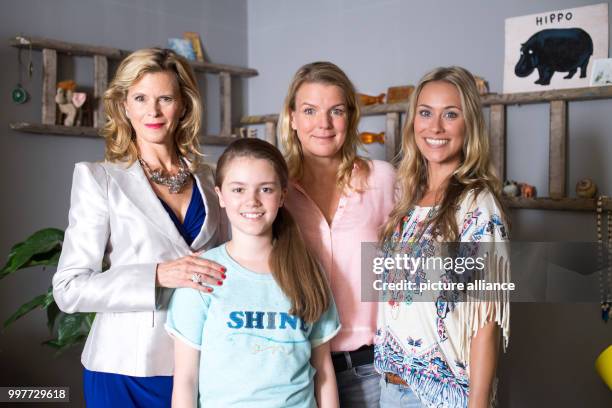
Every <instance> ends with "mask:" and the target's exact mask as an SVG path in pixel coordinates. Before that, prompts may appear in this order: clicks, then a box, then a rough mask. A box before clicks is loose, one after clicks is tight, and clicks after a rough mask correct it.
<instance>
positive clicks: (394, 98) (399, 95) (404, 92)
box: [387, 85, 414, 103]
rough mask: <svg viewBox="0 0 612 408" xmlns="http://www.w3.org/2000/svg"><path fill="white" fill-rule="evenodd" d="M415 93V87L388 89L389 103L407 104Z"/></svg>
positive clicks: (393, 87)
mask: <svg viewBox="0 0 612 408" xmlns="http://www.w3.org/2000/svg"><path fill="white" fill-rule="evenodd" d="M413 91H414V86H412V85H406V86H392V87H390V88H389V89H387V103H398V102H406V101H408V100H409V99H410V95H412V92H413Z"/></svg>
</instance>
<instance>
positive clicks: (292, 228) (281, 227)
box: [215, 139, 331, 323]
mask: <svg viewBox="0 0 612 408" xmlns="http://www.w3.org/2000/svg"><path fill="white" fill-rule="evenodd" d="M240 157H250V158H254V159H262V160H266V161H267V162H268V163H270V164H271V165H272V167H273V168H274V172H275V173H276V175H277V177H278V179H279V181H280V184H281V188H282V189H283V190H286V189H287V188H288V185H289V171H288V168H287V163H286V162H285V159H284V158H283V155H282V154H281V152H280V151H279V150H278V149H277V148H276V147H274V146H273V145H271V144H270V143H268V142H265V141H263V140H260V139H238V140H236V141H234V142H232V143H231V144H230V145H229V146H228V147H227V149H225V151H224V152H223V154H222V155H221V157H219V161H218V162H217V171H216V174H215V186H217V187H218V188H219V189H220V188H221V185H222V184H223V179H224V177H225V173H226V171H227V168H228V166H229V165H230V164H231V162H232V161H233V160H234V159H236V158H240ZM272 237H273V239H274V240H275V242H274V247H273V249H272V253H271V254H270V260H269V263H270V269H271V270H272V276H274V279H275V280H276V283H277V284H278V286H280V288H281V290H282V291H283V293H284V294H285V295H286V296H287V297H288V298H289V300H290V301H291V310H289V313H291V314H292V315H295V316H299V317H300V318H302V320H304V321H305V322H309V323H312V322H315V321H317V320H318V319H319V317H321V315H322V314H323V313H324V312H325V311H326V310H327V308H328V307H329V305H330V303H331V294H330V289H329V286H328V283H327V278H326V276H325V273H324V272H323V270H322V269H321V267H320V266H319V264H318V263H317V262H316V261H315V258H314V257H313V256H312V255H311V254H310V252H309V251H308V249H307V248H306V244H305V242H304V239H303V238H302V234H301V233H300V230H299V229H298V226H297V224H296V223H295V221H294V220H293V217H292V216H291V214H290V213H289V211H287V210H286V209H285V208H284V207H281V208H279V210H278V214H277V215H276V219H275V220H274V223H273V224H272Z"/></svg>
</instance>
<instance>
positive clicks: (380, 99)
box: [357, 93, 385, 106]
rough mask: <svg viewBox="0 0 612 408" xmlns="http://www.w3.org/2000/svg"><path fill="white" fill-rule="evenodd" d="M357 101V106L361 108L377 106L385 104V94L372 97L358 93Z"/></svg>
mask: <svg viewBox="0 0 612 408" xmlns="http://www.w3.org/2000/svg"><path fill="white" fill-rule="evenodd" d="M357 100H358V101H359V105H361V106H368V105H377V104H380V103H385V94H384V93H381V94H380V95H378V96H372V95H366V94H362V93H358V94H357Z"/></svg>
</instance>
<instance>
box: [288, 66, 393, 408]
mask: <svg viewBox="0 0 612 408" xmlns="http://www.w3.org/2000/svg"><path fill="white" fill-rule="evenodd" d="M358 123H359V107H358V105H357V101H356V96H355V88H354V86H353V84H352V83H351V81H350V80H349V79H348V77H347V76H346V74H345V73H344V72H343V71H342V70H341V69H340V68H338V67H337V66H336V65H334V64H332V63H330V62H314V63H311V64H307V65H304V66H303V67H301V68H300V69H299V70H298V71H297V73H296V74H295V76H294V78H293V81H292V82H291V85H290V87H289V91H288V93H287V97H286V99H285V103H284V107H283V111H282V112H281V117H280V124H279V126H280V132H281V137H282V140H283V144H284V147H285V151H286V158H287V162H288V165H289V171H290V176H291V179H292V183H291V185H290V188H289V195H288V198H287V201H286V204H285V205H286V206H287V208H288V209H289V211H290V212H291V213H292V215H293V216H294V218H295V220H296V221H297V223H298V225H299V227H300V229H301V231H302V233H303V235H304V238H305V240H306V243H307V245H308V246H309V249H310V250H311V251H312V252H313V254H314V255H315V256H316V257H317V258H318V260H319V262H321V264H322V265H323V267H324V269H325V270H326V271H327V275H328V278H329V281H330V285H331V288H332V291H333V294H334V297H335V300H336V304H337V307H338V312H339V314H340V321H341V323H342V329H341V331H340V333H339V334H338V336H336V337H335V338H334V339H333V340H332V341H331V350H332V358H333V362H334V367H335V370H336V378H337V381H338V391H339V395H340V405H341V406H344V407H352V408H353V407H354V408H358V407H378V400H379V395H380V385H379V376H378V375H377V374H376V372H375V370H374V367H373V364H372V363H373V348H372V342H373V336H374V333H375V332H376V312H377V311H376V303H375V302H365V301H363V302H362V301H361V262H360V259H361V257H360V252H361V243H362V242H376V241H377V240H378V234H379V232H380V228H381V226H382V225H383V224H384V223H385V222H386V221H387V216H388V214H389V212H390V211H391V209H392V208H393V204H394V187H395V170H394V168H393V166H391V165H390V164H388V163H386V162H382V161H378V160H369V159H366V158H364V157H361V156H359V155H358V154H357V147H358V146H359V144H360V142H359V135H358V132H357V124H358Z"/></svg>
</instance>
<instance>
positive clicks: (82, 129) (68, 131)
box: [9, 122, 237, 146]
mask: <svg viewBox="0 0 612 408" xmlns="http://www.w3.org/2000/svg"><path fill="white" fill-rule="evenodd" d="M9 126H10V127H11V129H13V130H16V131H19V132H26V133H36V134H41V135H61V136H80V137H96V138H101V136H100V135H99V132H100V129H98V128H94V127H89V126H62V125H43V124H40V123H27V122H13V123H10V124H9ZM236 139H237V138H236V137H232V136H215V135H204V136H200V143H202V144H204V145H214V146H227V145H228V144H230V143H231V142H233V141H234V140H236Z"/></svg>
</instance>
